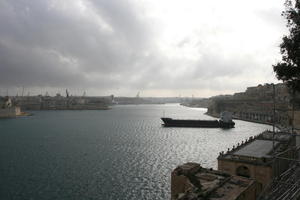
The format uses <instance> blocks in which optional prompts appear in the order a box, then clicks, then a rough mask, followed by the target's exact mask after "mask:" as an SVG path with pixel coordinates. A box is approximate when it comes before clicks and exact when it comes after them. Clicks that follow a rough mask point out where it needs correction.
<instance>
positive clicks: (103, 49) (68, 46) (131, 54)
mask: <svg viewBox="0 0 300 200" xmlns="http://www.w3.org/2000/svg"><path fill="white" fill-rule="evenodd" d="M283 3H284V1H283V0H227V1H224V0H211V1H208V0H184V1H183V0H64V1H61V0H43V1H41V0H13V1H12V0H0V95H5V94H7V93H8V94H9V95H15V94H16V93H18V94H19V95H21V93H24V95H25V94H26V95H27V94H28V93H29V95H34V94H45V93H46V92H48V93H49V94H53V95H54V94H56V93H57V92H59V93H62V94H64V91H65V89H66V88H67V89H68V90H69V91H70V93H71V94H73V95H81V94H83V92H84V91H85V92H86V94H87V95H88V96H95V95H97V96H98V95H99V96H102V95H110V94H114V95H115V96H135V95H136V94H137V93H138V92H140V96H161V97H163V96H174V97H176V96H192V95H193V96H195V97H209V96H213V95H218V94H232V93H234V92H241V91H244V90H245V89H246V88H247V87H249V86H255V85H258V84H264V83H271V82H278V81H277V80H276V78H275V74H274V72H273V70H272V65H273V64H275V63H276V62H278V61H280V59H281V56H280V51H279V45H280V43H281V38H282V36H283V35H284V34H287V29H286V27H285V20H284V18H283V17H282V16H281V12H282V11H283V9H284V6H283Z"/></svg>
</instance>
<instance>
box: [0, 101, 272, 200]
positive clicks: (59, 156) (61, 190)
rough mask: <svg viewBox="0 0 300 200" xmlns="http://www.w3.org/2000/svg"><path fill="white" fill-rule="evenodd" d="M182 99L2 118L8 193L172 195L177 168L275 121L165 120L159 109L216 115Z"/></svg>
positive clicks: (209, 160)
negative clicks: (226, 124)
mask: <svg viewBox="0 0 300 200" xmlns="http://www.w3.org/2000/svg"><path fill="white" fill-rule="evenodd" d="M205 111H206V109H194V108H187V107H182V106H179V105H174V104H173V105H172V104H169V105H168V104H167V105H139V106H115V107H114V108H113V109H112V110H105V111H38V112H33V113H34V116H31V117H24V118H18V119H9V120H0V199H1V200H6V199H7V200H15V199H16V200H17V199H18V200H46V199H47V200H54V199H58V200H64V199H67V200H76V199H78V200H85V199H88V200H92V199H97V200H102V199H103V200H109V199H122V200H123V199H124V200H132V199H133V200H135V199H138V200H140V199H151V200H153V199H159V200H160V199H161V200H162V199H164V200H165V199H170V175H171V171H172V169H174V168H175V167H176V166H177V165H179V164H183V163H184V162H187V161H193V162H198V163H200V164H201V165H202V166H204V167H213V168H216V166H217V162H216V158H217V156H218V153H219V152H220V151H223V150H224V151H225V150H226V149H227V148H229V147H232V145H234V144H236V143H237V142H240V141H241V140H243V139H245V138H248V137H249V136H252V135H256V134H258V133H260V132H261V131H263V130H265V129H267V128H269V129H271V128H270V127H269V126H267V125H262V124H255V123H249V122H243V121H238V120H236V121H235V122H236V128H234V129H230V130H222V129H199V128H163V127H162V126H161V121H160V117H162V115H163V113H165V116H169V117H173V118H190V119H195V118H198V119H212V118H211V117H209V116H206V115H204V113H205Z"/></svg>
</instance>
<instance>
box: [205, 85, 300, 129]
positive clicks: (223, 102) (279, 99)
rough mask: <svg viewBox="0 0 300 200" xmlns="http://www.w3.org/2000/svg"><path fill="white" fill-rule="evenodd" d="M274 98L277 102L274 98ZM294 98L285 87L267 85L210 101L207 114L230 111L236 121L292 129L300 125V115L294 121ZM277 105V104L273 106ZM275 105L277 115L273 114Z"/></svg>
mask: <svg viewBox="0 0 300 200" xmlns="http://www.w3.org/2000/svg"><path fill="white" fill-rule="evenodd" d="M274 94H275V98H274ZM291 100H292V97H291V95H290V93H289V90H288V88H287V87H286V85H285V84H283V83H279V84H275V85H272V84H265V85H258V86H256V87H248V88H247V90H246V91H245V92H240V93H235V94H234V95H230V96H229V95H226V96H216V97H212V98H211V99H210V103H209V107H208V111H207V112H208V114H210V115H213V116H217V117H218V116H219V114H220V113H221V112H223V111H230V112H232V113H233V116H234V117H235V118H237V119H242V120H248V121H254V122H261V123H270V124H271V123H273V122H275V123H276V124H277V125H279V126H281V127H291V126H292V124H296V123H298V121H299V122H300V114H299V117H298V115H294V120H295V121H294V123H293V121H292V118H293V116H292V112H291V110H292V103H291ZM299 100H300V97H299V95H296V96H295V101H294V102H295V110H296V112H295V113H297V112H299V111H300V105H298V104H299V102H300V101H299ZM274 102H275V104H274ZM274 105H275V112H274Z"/></svg>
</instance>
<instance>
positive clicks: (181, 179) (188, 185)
mask: <svg viewBox="0 0 300 200" xmlns="http://www.w3.org/2000/svg"><path fill="white" fill-rule="evenodd" d="M256 187H257V185H256V182H255V181H254V180H253V179H249V178H245V177H240V176H231V175H229V174H227V173H223V172H220V171H216V170H212V169H205V168H202V167H201V166H200V165H199V164H197V163H186V164H183V165H181V166H179V167H177V168H176V169H175V170H174V171H173V172H172V177H171V199H172V200H204V199H212V200H218V199H219V200H255V198H256V195H257V193H256V190H257V188H256Z"/></svg>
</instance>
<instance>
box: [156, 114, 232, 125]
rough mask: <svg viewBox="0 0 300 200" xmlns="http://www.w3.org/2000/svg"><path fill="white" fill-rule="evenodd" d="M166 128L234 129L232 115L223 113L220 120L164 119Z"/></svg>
mask: <svg viewBox="0 0 300 200" xmlns="http://www.w3.org/2000/svg"><path fill="white" fill-rule="evenodd" d="M161 120H162V121H163V122H164V124H163V126H165V127H197V128H234V125H235V123H234V122H233V121H232V117H231V113H229V112H223V113H221V116H220V120H194V119H172V118H166V117H162V118H161Z"/></svg>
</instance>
